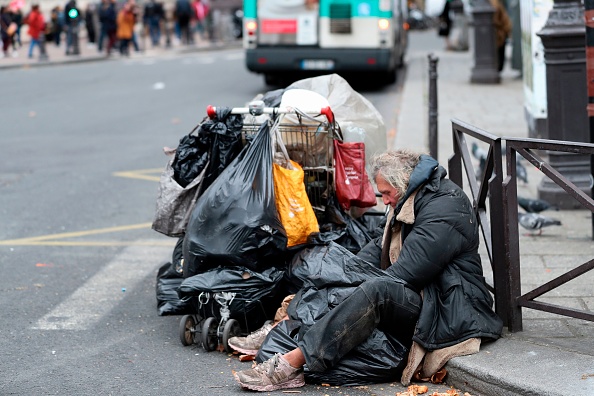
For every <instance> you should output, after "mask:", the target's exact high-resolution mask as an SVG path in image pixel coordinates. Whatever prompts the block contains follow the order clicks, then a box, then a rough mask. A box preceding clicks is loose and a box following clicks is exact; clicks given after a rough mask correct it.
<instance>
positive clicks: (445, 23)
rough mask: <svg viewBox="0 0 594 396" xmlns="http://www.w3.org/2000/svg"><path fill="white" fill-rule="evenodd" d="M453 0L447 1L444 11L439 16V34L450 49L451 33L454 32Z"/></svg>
mask: <svg viewBox="0 0 594 396" xmlns="http://www.w3.org/2000/svg"><path fill="white" fill-rule="evenodd" d="M451 2H452V0H446V1H445V4H444V5H443V10H442V11H441V14H439V26H438V30H437V34H438V35H439V36H441V37H443V38H445V47H446V49H450V48H451V45H450V31H451V30H452V18H451V17H450V11H451Z"/></svg>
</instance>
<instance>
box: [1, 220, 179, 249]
mask: <svg viewBox="0 0 594 396" xmlns="http://www.w3.org/2000/svg"><path fill="white" fill-rule="evenodd" d="M151 226H152V223H140V224H131V225H125V226H118V227H107V228H99V229H95V230H87V231H75V232H63V233H60V234H50V235H41V236H36V237H31V238H19V239H9V240H5V241H0V246H133V245H136V246H145V245H147V244H149V245H158V246H171V245H172V242H170V241H168V240H166V241H159V240H157V241H151V242H146V241H128V242H121V241H65V240H64V239H66V238H77V237H84V236H88V235H99V234H108V233H113V232H121V231H130V230H139V229H150V228H151Z"/></svg>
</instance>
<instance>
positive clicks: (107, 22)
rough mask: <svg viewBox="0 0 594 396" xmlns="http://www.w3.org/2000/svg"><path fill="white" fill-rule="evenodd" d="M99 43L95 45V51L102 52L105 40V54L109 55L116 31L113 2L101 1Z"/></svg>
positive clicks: (113, 0) (108, 0) (114, 41)
mask: <svg viewBox="0 0 594 396" xmlns="http://www.w3.org/2000/svg"><path fill="white" fill-rule="evenodd" d="M99 24H100V25H101V26H100V31H99V41H98V43H97V50H98V51H99V52H101V51H102V50H103V43H104V42H105V39H107V47H106V51H105V52H106V54H107V56H109V55H111V50H112V49H113V47H114V45H115V43H116V31H117V13H116V8H115V0H101V6H100V8H99Z"/></svg>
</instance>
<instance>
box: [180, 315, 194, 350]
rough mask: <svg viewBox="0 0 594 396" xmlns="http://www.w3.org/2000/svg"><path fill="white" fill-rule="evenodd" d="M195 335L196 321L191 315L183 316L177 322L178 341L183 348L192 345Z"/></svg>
mask: <svg viewBox="0 0 594 396" xmlns="http://www.w3.org/2000/svg"><path fill="white" fill-rule="evenodd" d="M195 333H196V320H195V319H194V316H193V315H184V316H182V318H181V320H180V321H179V339H180V340H181V343H182V345H183V346H188V345H192V344H193V343H194V334H195Z"/></svg>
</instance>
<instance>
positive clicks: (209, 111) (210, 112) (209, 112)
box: [206, 105, 217, 119]
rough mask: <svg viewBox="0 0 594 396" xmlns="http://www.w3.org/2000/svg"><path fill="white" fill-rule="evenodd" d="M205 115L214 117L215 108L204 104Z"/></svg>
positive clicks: (215, 113) (215, 114)
mask: <svg viewBox="0 0 594 396" xmlns="http://www.w3.org/2000/svg"><path fill="white" fill-rule="evenodd" d="M206 115H207V116H208V118H210V119H213V118H215V117H216V116H217V108H216V107H214V106H212V105H208V106H206Z"/></svg>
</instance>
